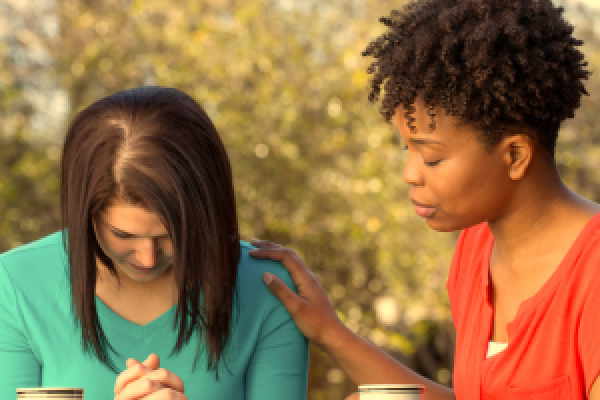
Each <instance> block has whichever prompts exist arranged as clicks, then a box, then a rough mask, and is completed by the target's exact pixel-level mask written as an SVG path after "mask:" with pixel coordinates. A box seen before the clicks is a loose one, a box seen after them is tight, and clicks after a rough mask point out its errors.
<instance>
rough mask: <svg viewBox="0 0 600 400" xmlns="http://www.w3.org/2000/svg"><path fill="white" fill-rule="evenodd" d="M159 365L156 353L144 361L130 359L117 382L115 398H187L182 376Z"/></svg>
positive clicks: (152, 399) (160, 399)
mask: <svg viewBox="0 0 600 400" xmlns="http://www.w3.org/2000/svg"><path fill="white" fill-rule="evenodd" d="M159 366H160V359H159V358H158V356H157V355H156V354H150V355H149V356H148V358H147V359H146V360H145V361H144V362H143V363H141V362H139V361H137V360H135V359H133V358H130V359H128V360H127V369H126V370H125V371H123V372H121V373H120V374H119V376H118V377H117V380H116V382H115V400H134V399H144V400H187V396H186V395H185V394H184V390H183V381H182V380H181V378H180V377H178V376H177V375H175V374H174V373H172V372H171V371H169V370H166V369H164V368H159Z"/></svg>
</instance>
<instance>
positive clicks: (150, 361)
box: [142, 354, 160, 369]
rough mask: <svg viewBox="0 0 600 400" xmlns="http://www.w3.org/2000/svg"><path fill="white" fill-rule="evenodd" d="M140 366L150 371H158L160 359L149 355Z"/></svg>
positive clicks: (154, 355)
mask: <svg viewBox="0 0 600 400" xmlns="http://www.w3.org/2000/svg"><path fill="white" fill-rule="evenodd" d="M142 364H143V365H144V366H146V367H148V368H150V369H158V367H159V366H160V358H158V356H157V355H156V354H150V355H149V356H148V358H146V361H144V362H143V363H142Z"/></svg>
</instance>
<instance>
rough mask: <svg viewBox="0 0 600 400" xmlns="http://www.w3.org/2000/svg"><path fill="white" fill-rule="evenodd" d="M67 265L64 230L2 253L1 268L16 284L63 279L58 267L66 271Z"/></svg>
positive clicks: (30, 284)
mask: <svg viewBox="0 0 600 400" xmlns="http://www.w3.org/2000/svg"><path fill="white" fill-rule="evenodd" d="M66 265H67V255H66V253H65V251H64V247H63V237H62V231H58V232H55V233H52V234H50V235H48V236H45V237H43V238H41V239H38V240H36V241H33V242H30V243H27V244H24V245H21V246H18V247H15V248H14V249H11V250H8V251H6V252H4V253H2V254H0V269H2V270H3V272H4V273H5V274H7V275H8V276H9V278H10V280H11V281H12V282H13V284H14V285H17V284H19V283H27V285H28V286H33V285H34V284H35V283H36V282H45V283H48V279H50V280H52V279H55V278H59V279H62V278H63V276H62V274H61V275H59V274H57V269H58V270H60V271H65V266H66ZM61 267H62V268H61ZM0 284H2V283H0Z"/></svg>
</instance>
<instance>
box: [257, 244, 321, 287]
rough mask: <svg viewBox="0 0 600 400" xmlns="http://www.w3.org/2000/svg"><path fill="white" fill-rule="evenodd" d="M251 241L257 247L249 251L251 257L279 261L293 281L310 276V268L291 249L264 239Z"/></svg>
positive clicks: (299, 280) (300, 280)
mask: <svg viewBox="0 0 600 400" xmlns="http://www.w3.org/2000/svg"><path fill="white" fill-rule="evenodd" d="M251 243H252V244H253V245H255V246H257V247H258V248H257V249H254V250H251V251H250V255H251V256H252V257H257V258H270V259H271V260H276V261H281V263H282V264H283V266H284V267H285V268H286V269H287V270H288V271H289V272H290V275H291V276H292V279H293V280H294V282H296V283H300V282H302V280H304V279H307V278H309V277H311V276H312V271H311V270H310V268H308V267H307V266H306V264H304V262H303V261H302V260H301V259H300V258H299V257H298V256H297V255H296V253H295V252H294V251H293V250H291V249H288V248H286V247H283V246H281V245H279V244H275V243H272V242H268V241H266V240H259V239H252V240H251Z"/></svg>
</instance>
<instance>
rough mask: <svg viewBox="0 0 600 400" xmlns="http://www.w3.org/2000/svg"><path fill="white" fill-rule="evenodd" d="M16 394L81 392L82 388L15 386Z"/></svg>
mask: <svg viewBox="0 0 600 400" xmlns="http://www.w3.org/2000/svg"><path fill="white" fill-rule="evenodd" d="M17 394H83V389H82V388H66V387H38V388H17Z"/></svg>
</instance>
